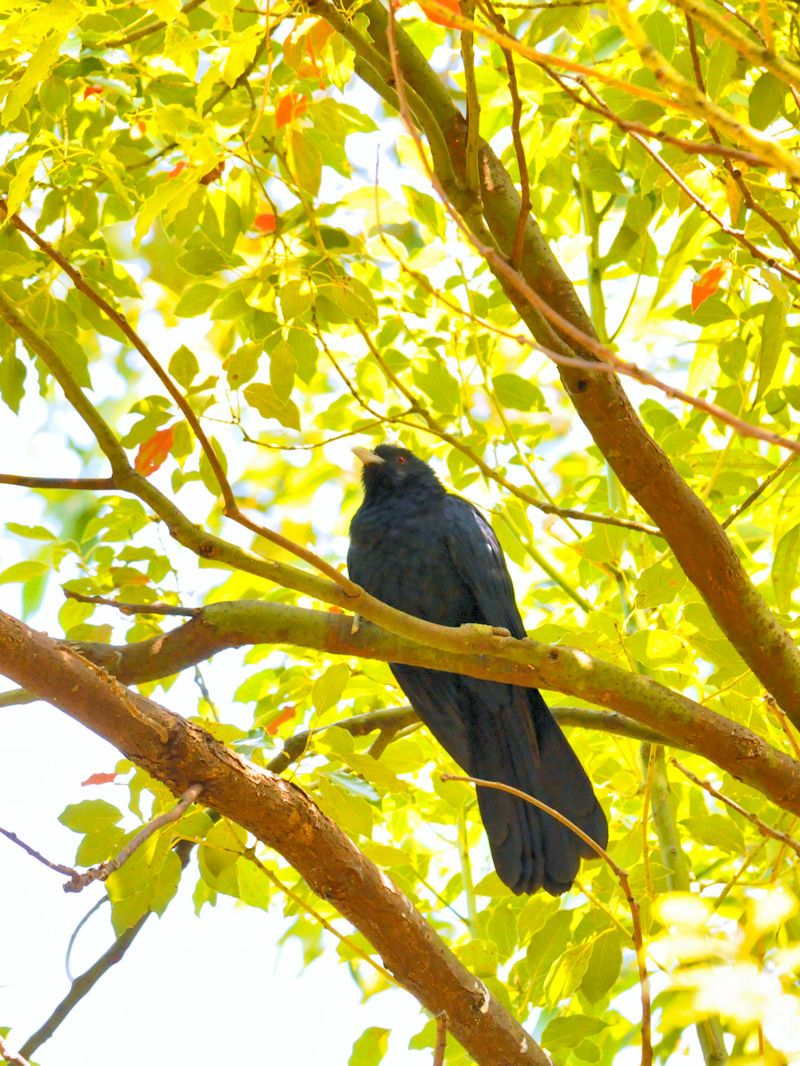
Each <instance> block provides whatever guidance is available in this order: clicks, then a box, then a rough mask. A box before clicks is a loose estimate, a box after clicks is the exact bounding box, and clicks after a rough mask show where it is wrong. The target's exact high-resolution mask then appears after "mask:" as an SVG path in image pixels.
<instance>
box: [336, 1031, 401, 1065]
mask: <svg viewBox="0 0 800 1066" xmlns="http://www.w3.org/2000/svg"><path fill="white" fill-rule="evenodd" d="M390 1032H391V1029H379V1028H378V1027H377V1026H375V1025H371V1026H370V1027H369V1029H365V1030H364V1032H363V1033H362V1034H361V1036H360V1037H359V1038H358V1040H356V1042H355V1044H353V1050H352V1052H351V1054H350V1058H349V1059H348V1062H347V1066H378V1063H379V1062H382V1061H383V1058H384V1055H385V1054H386V1052H387V1050H388V1048H389V1033H390Z"/></svg>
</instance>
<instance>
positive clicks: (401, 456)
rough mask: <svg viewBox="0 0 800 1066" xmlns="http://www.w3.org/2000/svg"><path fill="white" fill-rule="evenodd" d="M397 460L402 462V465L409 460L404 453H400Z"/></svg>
mask: <svg viewBox="0 0 800 1066" xmlns="http://www.w3.org/2000/svg"><path fill="white" fill-rule="evenodd" d="M397 461H398V463H400V465H401V466H402V465H403V464H404V463H407V462H408V460H407V459H406V457H405V456H404V455H398V457H397Z"/></svg>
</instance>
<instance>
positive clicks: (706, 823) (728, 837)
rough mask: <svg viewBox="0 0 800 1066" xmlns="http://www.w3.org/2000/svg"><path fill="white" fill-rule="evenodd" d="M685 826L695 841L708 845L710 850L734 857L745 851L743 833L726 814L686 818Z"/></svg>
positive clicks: (682, 821) (707, 814)
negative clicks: (713, 849)
mask: <svg viewBox="0 0 800 1066" xmlns="http://www.w3.org/2000/svg"><path fill="white" fill-rule="evenodd" d="M681 825H685V826H686V828H687V829H688V831H689V834H690V836H691V838H692V839H693V840H697V841H699V842H700V843H701V844H707V845H708V847H710V848H719V849H720V850H721V851H725V852H729V853H732V854H734V855H739V854H743V853H744V850H745V844H744V837H743V836H742V831H741V829H740V828H739V827H738V825H736V823H735V822H734V821H733V819H732V818H730V817H729V816H728V815H726V814H715V813H710V814H709V813H706V814H702V815H697V816H696V817H692V818H684V819H682V820H681Z"/></svg>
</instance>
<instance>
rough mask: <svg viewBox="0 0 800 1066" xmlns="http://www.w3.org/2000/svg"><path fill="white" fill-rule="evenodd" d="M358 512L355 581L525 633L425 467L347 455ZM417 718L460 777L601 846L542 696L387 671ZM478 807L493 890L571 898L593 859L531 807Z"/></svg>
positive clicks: (492, 558)
mask: <svg viewBox="0 0 800 1066" xmlns="http://www.w3.org/2000/svg"><path fill="white" fill-rule="evenodd" d="M353 450H354V452H355V453H356V455H357V456H358V458H359V459H360V460H361V462H362V463H363V464H364V465H363V470H362V480H363V482H364V502H363V503H362V505H361V507H360V508H359V509H358V511H357V512H356V514H355V517H354V518H353V522H352V524H351V526H350V550H349V552H348V555H347V566H348V570H349V573H350V577H351V578H352V579H353V581H355V582H357V584H359V585H361V586H362V587H363V588H364V589H366V591H367V592H369V593H370V594H371V595H373V596H375V597H377V598H378V599H379V600H383V602H384V603H388V604H390V605H391V606H392V607H396V608H398V609H399V610H401V611H405V612H406V613H407V614H413V615H415V616H416V617H418V618H424V619H426V620H427V621H429V622H438V623H439V624H440V625H445V626H460V625H463V624H465V623H467V622H477V623H482V624H485V625H490V626H498V627H500V626H502V627H503V628H505V629H507V630H509V632H510V633H511V634H512V636H514V637H524V636H525V629H524V628H523V625H522V618H521V616H520V613H519V609H518V607H517V604H516V600H515V598H514V589H513V586H512V584H511V578H510V576H509V573H508V569H507V568H506V563H505V559H504V558H503V552H502V549H501V548H500V545H499V543H498V541H497V537H496V536H495V534H494V531H493V530H492V527H491V526H490V525H489V523H488V522H487V521H486V520H485V519H484V518H483V516H482V515H481V514H480V512H479V511H478V510H476V508H475V507H473V506H472V504H471V503H469V502H468V501H467V500H464V499H461V498H460V497H459V496H454V495H452V494H451V493H449V492H447V491H446V490H445V488H444V486H443V485H442V484H441V482H440V481H439V480H438V478H437V477H436V475H435V474H434V472H433V470H431V468H430V467H429V466H428V464H427V463H425V462H423V461H422V460H421V459H418V458H417V457H416V456H415V455H414V454H413V453H412V452H410V451H407V450H406V449H405V448H400V447H397V446H396V445H394V444H380V445H379V446H378V447H377V448H376V449H375V451H372V452H370V451H367V449H366V448H354V449H353ZM390 666H391V670H392V673H393V674H394V676H395V678H396V679H397V682H398V684H399V685H400V688H402V690H403V692H405V694H406V696H407V697H408V699H409V700H410V701H411V704H412V705H413V707H414V709H415V710H416V712H417V714H418V715H419V716H420V718H421V719H422V721H423V722H424V723H425V724H426V725H427V727H428V728H429V729H430V731H431V732H432V733H433V735H434V736H435V737H436V739H437V740H438V741H439V743H440V744H442V745H443V747H444V748H445V749H446V750H447V751H448V752H449V753H450V755H451V756H452V757H453V758H454V759H455V761H456V762H457V763H458V764H459V766H461V767H463V769H464V770H465V771H466V772H467V773H468V774H470V775H471V776H473V777H482V778H485V779H487V780H491V781H500V782H502V783H503V784H506V785H513V786H514V787H515V788H518V789H521V790H522V791H523V792H527V793H529V794H530V795H531V796H535V797H536V798H537V799H539V800H541V801H542V802H544V803H546V804H548V806H550V807H553V808H554V809H555V810H557V811H559V812H561V813H562V814H564V815H565V816H566V817H567V818H569V819H570V821H572V822H574V823H575V824H576V825H577V826H579V827H580V828H581V829H582V830H583V831H584V832H585V833H587V834H588V835H589V836H591V837H592V838H593V839H594V840H596V841H597V843H598V844H600V845H601V846H602V847H605V845H606V843H607V841H608V825H607V823H606V818H605V815H604V814H603V811H602V810H601V808H600V805H599V804H598V802H597V799H596V798H595V795H594V792H593V790H592V785H591V783H590V781H589V779H588V777H587V776H586V773H585V771H584V769H583V767H582V766H581V764H580V762H579V761H578V758H577V756H576V755H575V753H574V752H573V750H572V748H571V747H570V746H569V744H568V743H567V739H566V737H565V736H564V734H563V733H562V732H561V729H560V728H559V726H558V724H557V723H556V721H555V719H554V718H553V716H552V714H551V713H550V711H549V710H548V708H547V704H546V703H545V702H544V700H543V699H542V697H541V695H540V694H539V692H538V691H537V690H536V689H533V688H520V687H518V686H516V685H509V684H503V683H500V682H495V681H485V680H479V679H477V678H472V677H467V676H466V675H464V674H453V673H448V672H446V671H444V670H430V669H425V668H423V667H417V666H404V665H401V664H399V663H390ZM478 806H479V808H480V812H481V818H482V819H483V824H484V826H485V828H486V833H487V835H488V837H489V844H490V846H491V849H492V857H493V859H494V864H495V867H496V869H497V873H498V874H499V876H500V879H501V880H502V881H504V882H505V884H507V885H508V887H509V888H510V889H511V890H512V892H516V893H522V892H535V891H536V890H537V889H539V888H541V887H544V888H545V889H546V891H548V892H550V893H551V894H552V895H560V894H561V893H562V892H566V891H567V889H568V888H570V886H571V885H572V882H573V881H574V879H575V875H576V873H577V872H578V866H579V865H580V859H581V857H583V858H591V857H593V856H594V854H595V853H594V852H593V851H592V849H591V848H590V847H589V846H588V845H587V844H585V843H584V842H583V841H582V840H581V839H580V838H579V837H578V836H576V835H575V834H574V833H573V832H572V831H571V830H570V829H567V828H566V826H563V825H561V823H560V822H557V821H556V820H555V819H554V818H552V817H551V816H550V815H548V814H545V813H544V812H543V811H540V810H538V809H537V808H536V807H534V806H533V805H532V804H530V803H526V802H524V801H523V800H520V799H517V798H516V797H515V796H511V795H509V794H508V793H507V792H501V791H499V790H498V789H487V788H478Z"/></svg>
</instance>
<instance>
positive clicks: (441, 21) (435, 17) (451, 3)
mask: <svg viewBox="0 0 800 1066" xmlns="http://www.w3.org/2000/svg"><path fill="white" fill-rule="evenodd" d="M436 2H437V3H438V4H439V5H440V6H441V7H446V8H448V9H449V10H450V11H452V12H453V14H455V15H460V14H461V4H460V3H459V0H436ZM419 6H420V7H421V8H422V10H423V11H424V12H425V14H426V16H427V17H428V20H429V21H430V22H435V23H436V25H437V26H446V27H447V28H448V29H450V30H456V29H458V27H457V26H456V24H455V22H451V21H450V19H449V18H447V16H446V15H442V14H440V13H439V12H438V11H434V9H433V8H432V7H431V6H430V5H429V4H426V3H425V2H424V0H420V5H419Z"/></svg>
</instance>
